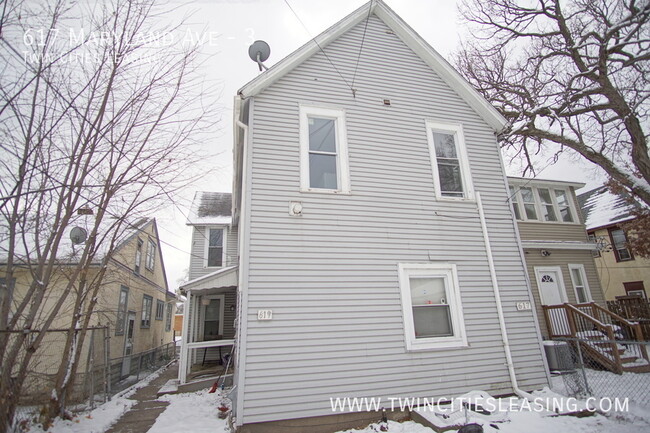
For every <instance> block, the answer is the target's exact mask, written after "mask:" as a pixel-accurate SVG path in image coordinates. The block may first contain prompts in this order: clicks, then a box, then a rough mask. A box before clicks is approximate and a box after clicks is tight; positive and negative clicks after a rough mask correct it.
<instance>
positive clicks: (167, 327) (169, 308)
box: [165, 302, 174, 331]
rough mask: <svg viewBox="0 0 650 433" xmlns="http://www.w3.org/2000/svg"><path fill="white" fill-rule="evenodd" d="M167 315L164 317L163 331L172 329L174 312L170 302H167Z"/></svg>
mask: <svg viewBox="0 0 650 433" xmlns="http://www.w3.org/2000/svg"><path fill="white" fill-rule="evenodd" d="M166 314H167V316H166V317H165V331H171V329H172V315H173V314H174V310H173V304H172V303H171V302H170V303H168V304H167V313H166Z"/></svg>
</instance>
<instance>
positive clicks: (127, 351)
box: [122, 311, 135, 377]
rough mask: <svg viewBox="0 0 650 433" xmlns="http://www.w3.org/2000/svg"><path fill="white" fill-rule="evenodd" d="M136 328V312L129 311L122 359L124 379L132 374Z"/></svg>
mask: <svg viewBox="0 0 650 433" xmlns="http://www.w3.org/2000/svg"><path fill="white" fill-rule="evenodd" d="M134 328H135V311H129V316H128V318H127V320H126V334H125V335H124V358H123V359H122V377H127V376H129V375H130V374H131V355H132V354H133V330H134Z"/></svg>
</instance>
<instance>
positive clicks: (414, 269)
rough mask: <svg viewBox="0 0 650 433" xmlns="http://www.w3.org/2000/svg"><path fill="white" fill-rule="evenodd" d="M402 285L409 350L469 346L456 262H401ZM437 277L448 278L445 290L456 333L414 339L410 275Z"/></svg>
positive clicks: (400, 278)
mask: <svg viewBox="0 0 650 433" xmlns="http://www.w3.org/2000/svg"><path fill="white" fill-rule="evenodd" d="M398 275H399V286H400V294H401V299H402V312H403V318H404V338H405V341H406V350H407V351H417V350H431V349H449V348H460V347H467V346H468V344H467V336H466V333H465V321H464V319H463V306H462V304H461V297H460V286H459V284H458V272H457V269H456V265H454V264H450V263H399V264H398ZM412 276H418V277H434V278H440V277H442V278H444V279H445V290H446V292H447V301H448V305H449V315H450V317H451V326H452V329H453V332H454V335H452V336H448V337H427V338H415V326H414V324H413V305H412V303H411V288H410V283H409V278H410V277H412Z"/></svg>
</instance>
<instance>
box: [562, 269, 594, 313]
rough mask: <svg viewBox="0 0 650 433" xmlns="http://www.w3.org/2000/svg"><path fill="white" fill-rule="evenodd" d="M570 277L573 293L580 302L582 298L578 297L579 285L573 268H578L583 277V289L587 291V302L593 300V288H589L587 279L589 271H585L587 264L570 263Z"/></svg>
mask: <svg viewBox="0 0 650 433" xmlns="http://www.w3.org/2000/svg"><path fill="white" fill-rule="evenodd" d="M568 266H569V277H571V285H572V286H573V293H574V294H575V296H576V302H577V303H578V304H580V303H581V302H580V299H579V297H578V287H577V286H578V285H577V284H576V282H575V280H574V279H573V270H574V269H575V270H577V271H578V272H579V273H580V278H582V285H583V290H584V292H585V297H586V299H585V302H593V298H592V297H591V290H590V289H589V282H588V281H587V272H586V271H585V266H584V265H583V264H581V263H569V265H568Z"/></svg>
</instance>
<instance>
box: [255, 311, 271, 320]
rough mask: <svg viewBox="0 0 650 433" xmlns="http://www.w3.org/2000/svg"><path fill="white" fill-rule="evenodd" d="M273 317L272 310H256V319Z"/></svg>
mask: <svg viewBox="0 0 650 433" xmlns="http://www.w3.org/2000/svg"><path fill="white" fill-rule="evenodd" d="M272 318H273V310H257V320H271V319H272Z"/></svg>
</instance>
